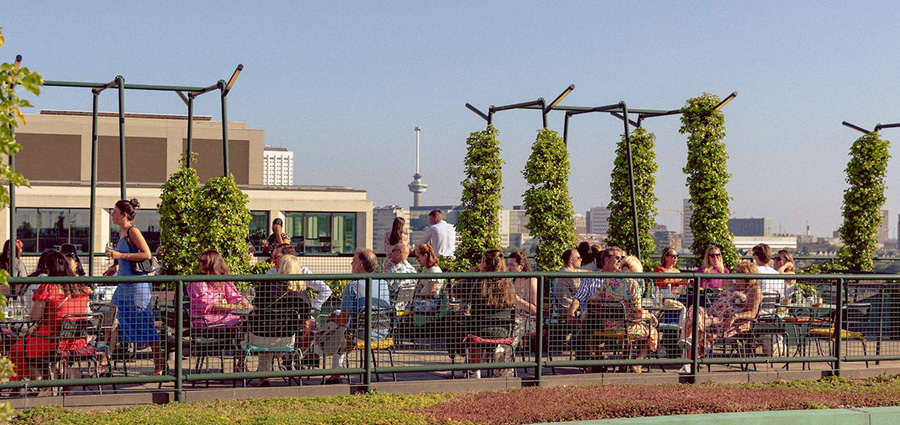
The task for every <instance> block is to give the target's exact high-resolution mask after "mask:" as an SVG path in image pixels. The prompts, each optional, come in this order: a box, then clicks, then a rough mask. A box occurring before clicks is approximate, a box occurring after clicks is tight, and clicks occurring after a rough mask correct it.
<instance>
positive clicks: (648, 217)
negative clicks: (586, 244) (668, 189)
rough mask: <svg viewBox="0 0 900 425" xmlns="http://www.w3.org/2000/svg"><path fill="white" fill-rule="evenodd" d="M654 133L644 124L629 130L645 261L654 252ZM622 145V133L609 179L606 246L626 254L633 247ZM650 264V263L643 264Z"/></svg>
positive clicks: (625, 153) (629, 193)
mask: <svg viewBox="0 0 900 425" xmlns="http://www.w3.org/2000/svg"><path fill="white" fill-rule="evenodd" d="M655 145H656V136H655V135H654V134H653V133H650V132H648V131H647V130H645V129H644V128H643V127H638V128H635V129H634V131H632V132H631V159H632V164H633V169H634V199H635V206H636V207H637V215H638V236H639V243H640V244H641V254H642V256H643V257H644V260H645V261H648V260H649V259H650V256H651V255H653V254H654V253H655V252H656V243H655V242H654V241H653V234H652V230H653V226H654V225H655V224H656V213H657V210H656V201H657V198H656V195H655V194H654V193H653V190H654V188H655V187H656V171H657V169H659V166H658V165H657V164H656V151H655V150H654V149H655ZM627 153H628V152H627V146H626V144H625V135H624V134H623V135H622V139H621V140H620V141H619V144H618V147H617V148H616V161H615V166H614V167H613V170H612V176H611V179H610V182H609V193H610V202H609V205H608V206H607V208H608V209H609V233H608V234H607V237H606V244H607V245H614V246H618V247H621V248H623V249H625V251H626V252H628V253H635V252H637V250H636V249H635V246H634V221H633V217H632V211H631V186H630V182H629V181H628V155H627ZM646 265H647V266H649V263H648V264H646Z"/></svg>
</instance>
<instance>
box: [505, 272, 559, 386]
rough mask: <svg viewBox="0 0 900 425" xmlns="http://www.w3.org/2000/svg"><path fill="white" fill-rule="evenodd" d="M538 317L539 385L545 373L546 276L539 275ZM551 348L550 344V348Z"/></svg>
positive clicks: (548, 337)
mask: <svg viewBox="0 0 900 425" xmlns="http://www.w3.org/2000/svg"><path fill="white" fill-rule="evenodd" d="M537 291H538V293H537V296H538V297H537V298H538V305H537V318H536V320H535V321H536V322H537V323H536V326H535V327H536V329H535V331H536V332H537V334H536V335H535V338H536V339H537V341H536V344H537V345H536V346H535V347H534V360H535V362H536V363H537V366H535V367H534V381H535V384H537V385H538V386H540V385H541V377H542V376H543V375H544V304H545V303H544V276H543V275H541V276H538V286H537ZM547 340H548V341H549V340H550V335H549V333H548V335H547ZM547 349H548V350H549V345H548V348H547ZM513 361H516V359H515V357H513Z"/></svg>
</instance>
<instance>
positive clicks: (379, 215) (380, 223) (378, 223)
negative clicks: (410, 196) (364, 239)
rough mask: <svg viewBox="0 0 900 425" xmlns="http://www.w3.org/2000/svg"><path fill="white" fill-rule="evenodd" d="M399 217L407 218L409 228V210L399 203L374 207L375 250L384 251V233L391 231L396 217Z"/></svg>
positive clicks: (373, 235)
mask: <svg viewBox="0 0 900 425" xmlns="http://www.w3.org/2000/svg"><path fill="white" fill-rule="evenodd" d="M397 217H403V218H404V219H405V220H406V223H407V225H406V227H407V229H408V228H409V210H407V209H405V208H403V207H401V206H399V205H385V206H381V207H375V208H372V249H374V250H375V252H382V251H383V246H382V245H383V243H382V242H383V241H384V235H385V234H387V233H388V232H390V231H391V226H393V224H394V219H395V218H397ZM410 242H412V240H410ZM413 243H415V242H413Z"/></svg>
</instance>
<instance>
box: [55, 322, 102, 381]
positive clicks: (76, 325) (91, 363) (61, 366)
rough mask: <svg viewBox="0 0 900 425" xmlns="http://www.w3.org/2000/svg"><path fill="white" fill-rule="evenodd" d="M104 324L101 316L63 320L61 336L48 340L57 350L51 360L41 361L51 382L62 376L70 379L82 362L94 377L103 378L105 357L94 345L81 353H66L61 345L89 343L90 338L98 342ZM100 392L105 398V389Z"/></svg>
mask: <svg viewBox="0 0 900 425" xmlns="http://www.w3.org/2000/svg"><path fill="white" fill-rule="evenodd" d="M102 320H103V315H102V314H100V313H92V314H69V315H66V316H64V317H63V319H62V322H61V323H60V329H59V334H58V335H56V336H55V337H52V338H48V339H50V340H51V341H53V344H54V349H53V351H51V352H50V354H49V357H48V358H45V359H42V363H43V365H44V367H45V368H46V373H47V375H48V377H49V378H50V379H51V380H53V379H59V376H62V378H63V379H67V378H69V376H68V375H69V373H70V371H71V370H73V366H74V367H76V368H77V369H78V370H81V369H82V367H81V362H82V361H86V362H87V364H88V369H89V370H90V371H91V373H90V374H91V376H92V377H94V378H99V377H100V358H101V357H102V354H99V353H98V352H97V347H96V346H95V345H91V344H87V345H85V346H84V347H82V348H78V349H64V348H62V342H63V341H66V340H77V339H84V340H88V339H89V338H90V337H94V338H98V337H99V336H100V324H101V322H102ZM98 391H99V392H100V393H101V394H102V391H103V390H102V387H100V386H98Z"/></svg>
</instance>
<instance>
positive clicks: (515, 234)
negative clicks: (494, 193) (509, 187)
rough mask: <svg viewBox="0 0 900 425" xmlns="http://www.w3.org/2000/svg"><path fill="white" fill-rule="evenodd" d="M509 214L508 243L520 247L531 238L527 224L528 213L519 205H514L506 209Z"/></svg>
mask: <svg viewBox="0 0 900 425" xmlns="http://www.w3.org/2000/svg"><path fill="white" fill-rule="evenodd" d="M506 212H507V213H508V214H509V245H508V246H512V247H516V248H522V244H524V243H525V242H528V241H529V240H531V239H532V237H531V233H530V232H529V231H528V228H527V227H526V226H527V225H528V214H527V213H526V212H525V209H523V208H522V206H521V205H514V206H513V209H511V210H506Z"/></svg>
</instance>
